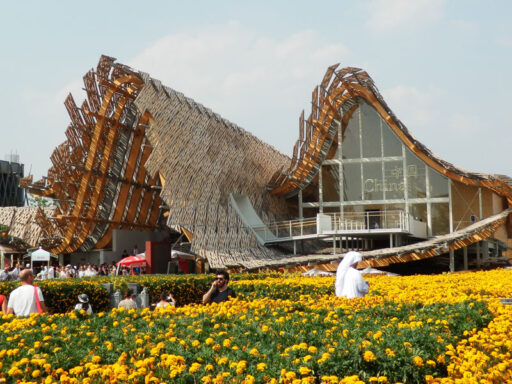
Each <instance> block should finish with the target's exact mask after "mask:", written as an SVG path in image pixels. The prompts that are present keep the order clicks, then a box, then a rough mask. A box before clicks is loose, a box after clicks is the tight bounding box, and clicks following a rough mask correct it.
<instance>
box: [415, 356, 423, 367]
mask: <svg viewBox="0 0 512 384" xmlns="http://www.w3.org/2000/svg"><path fill="white" fill-rule="evenodd" d="M412 361H413V362H414V365H415V366H417V367H423V359H422V358H421V357H420V356H414V357H413V358H412Z"/></svg>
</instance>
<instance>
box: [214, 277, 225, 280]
mask: <svg viewBox="0 0 512 384" xmlns="http://www.w3.org/2000/svg"><path fill="white" fill-rule="evenodd" d="M215 280H226V279H225V278H223V277H216V278H215Z"/></svg>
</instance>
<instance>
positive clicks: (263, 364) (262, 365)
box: [256, 363, 267, 372]
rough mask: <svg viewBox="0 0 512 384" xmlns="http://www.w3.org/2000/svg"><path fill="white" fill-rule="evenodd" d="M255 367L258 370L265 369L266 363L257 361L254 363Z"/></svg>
mask: <svg viewBox="0 0 512 384" xmlns="http://www.w3.org/2000/svg"><path fill="white" fill-rule="evenodd" d="M256 369H257V370H258V371H260V372H264V371H265V370H266V369H267V364H265V363H259V364H257V365H256Z"/></svg>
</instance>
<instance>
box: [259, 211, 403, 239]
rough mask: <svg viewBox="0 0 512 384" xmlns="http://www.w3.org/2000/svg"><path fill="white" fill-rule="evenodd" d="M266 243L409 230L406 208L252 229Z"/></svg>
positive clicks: (331, 216)
mask: <svg viewBox="0 0 512 384" xmlns="http://www.w3.org/2000/svg"><path fill="white" fill-rule="evenodd" d="M251 229H252V230H253V231H254V232H255V234H256V235H257V236H258V237H259V238H260V239H261V240H262V241H263V242H265V243H271V242H280V241H287V240H292V239H301V238H302V239H305V238H314V237H320V236H327V235H333V234H343V233H347V234H349V233H361V232H367V233H371V232H389V231H401V232H408V231H409V220H408V217H407V215H406V214H405V212H404V211H400V210H395V211H379V212H361V213H347V214H344V215H340V214H339V213H326V214H319V215H318V216H317V217H308V218H303V219H295V220H287V221H280V222H274V223H270V224H267V225H265V226H257V227H252V228H251Z"/></svg>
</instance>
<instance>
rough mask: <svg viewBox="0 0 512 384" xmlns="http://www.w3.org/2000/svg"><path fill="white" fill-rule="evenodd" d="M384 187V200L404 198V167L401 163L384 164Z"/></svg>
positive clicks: (387, 162)
mask: <svg viewBox="0 0 512 384" xmlns="http://www.w3.org/2000/svg"><path fill="white" fill-rule="evenodd" d="M384 186H385V198H386V199H403V198H404V167H403V164H402V162H401V161H386V162H385V163H384Z"/></svg>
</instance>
